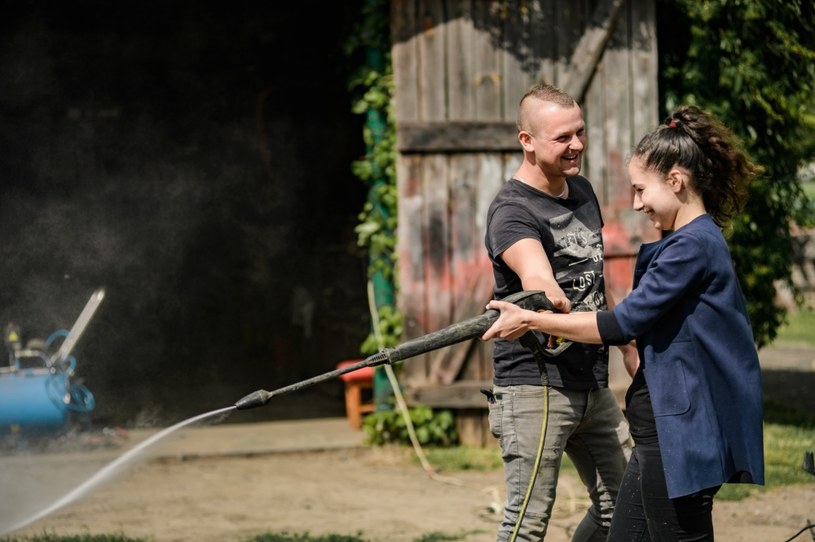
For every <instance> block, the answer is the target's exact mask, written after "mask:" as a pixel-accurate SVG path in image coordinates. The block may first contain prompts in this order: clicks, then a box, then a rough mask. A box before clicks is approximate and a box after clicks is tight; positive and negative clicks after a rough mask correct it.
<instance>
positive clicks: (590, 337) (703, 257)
mask: <svg viewBox="0 0 815 542" xmlns="http://www.w3.org/2000/svg"><path fill="white" fill-rule="evenodd" d="M628 171H629V175H630V178H631V186H632V187H633V190H634V203H633V206H634V209H635V210H638V211H642V212H644V213H646V214H647V215H648V217H649V219H650V220H651V221H652V222H653V224H654V226H655V227H656V228H657V229H660V230H663V231H665V232H667V235H665V236H664V237H663V238H662V239H661V240H659V241H656V242H654V243H649V244H646V245H643V246H642V247H641V249H640V252H639V255H638V258H637V264H636V267H635V272H634V285H633V290H632V291H631V293H630V294H629V295H628V297H626V299H624V300H623V301H622V302H620V303H619V304H618V305H617V306H616V307H615V308H614V309H612V310H610V311H599V312H582V313H569V314H555V313H552V312H547V313H536V312H531V311H525V310H522V309H519V308H518V307H517V306H516V305H512V304H508V303H503V302H500V301H491V302H490V303H489V304H488V305H487V307H488V308H491V309H498V310H500V311H501V316H500V318H499V319H498V320H497V321H496V322H495V324H494V325H493V326H492V327H491V328H490V329H489V330H488V331H487V332H486V333H485V334H484V335H483V336H482V339H484V340H488V339H493V338H503V339H517V338H519V337H520V336H521V335H523V334H525V333H526V332H528V331H530V330H535V331H542V332H544V333H548V334H550V335H551V336H553V337H562V338H565V339H569V340H573V341H579V342H594V343H604V344H626V343H628V342H630V341H632V340H635V341H636V344H637V349H638V351H639V358H640V364H639V367H638V368H637V370H636V373H635V375H634V378H633V381H632V383H631V386H630V387H629V389H628V392H627V394H626V413H627V415H628V421H629V425H630V430H631V435H632V437H633V438H634V441H635V445H636V447H635V449H634V453H633V454H632V456H631V460H630V461H629V464H628V467H627V469H626V473H625V475H624V478H623V482H622V486H621V488H620V492H619V495H618V498H617V503H616V508H615V512H614V517H613V519H612V524H611V531H610V533H609V538H608V539H609V540H610V541H622V540H631V541H647V540H660V541H662V540H694V541H696V540H713V521H712V507H713V497H714V495H715V494H716V492H717V491H718V490H719V488H720V487H721V485H722V484H723V483H726V482H731V483H756V484H763V483H764V457H763V435H762V400H761V374H760V367H759V362H758V355H757V352H756V348H755V344H754V340H753V335H752V330H751V327H750V322H749V319H748V316H747V309H746V305H745V301H744V296H743V294H742V292H741V288H740V286H739V283H738V279H737V277H736V273H735V270H734V269H733V264H732V260H731V257H730V252H729V250H728V247H727V243H726V241H725V238H724V236H723V234H722V232H721V228H723V227H724V226H725V225H726V224H727V222H728V221H729V219H730V218H731V217H732V216H733V215H734V214H735V213H736V212H737V211H738V210H739V209H740V207H741V204H742V202H743V198H744V195H745V193H746V190H745V189H746V186H747V184H748V183H749V182H750V180H751V179H752V178H753V177H754V176H755V175H756V173H757V171H758V168H757V167H756V166H755V165H753V164H752V163H751V162H750V160H749V159H748V158H747V157H746V156H745V154H744V153H743V152H742V151H741V150H740V149H739V148H738V147H737V146H736V144H735V143H734V138H733V135H732V133H731V132H730V131H729V130H728V129H727V128H726V127H724V126H723V125H721V124H720V123H718V122H717V121H716V120H715V119H713V118H712V117H711V116H710V115H708V114H707V113H706V112H704V111H702V110H701V109H699V108H696V107H693V106H685V107H681V108H679V109H677V110H676V111H674V113H673V114H672V115H671V117H670V118H669V119H668V121H667V122H666V123H665V124H664V125H662V126H660V127H659V128H657V129H656V130H654V131H653V132H651V133H650V134H648V135H646V136H645V137H644V138H643V139H642V141H640V143H639V144H638V145H637V146H636V148H635V149H634V152H633V156H632V158H631V160H630V161H629V164H628Z"/></svg>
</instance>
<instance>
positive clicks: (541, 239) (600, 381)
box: [485, 84, 638, 542]
mask: <svg viewBox="0 0 815 542" xmlns="http://www.w3.org/2000/svg"><path fill="white" fill-rule="evenodd" d="M518 140H519V141H520V144H521V147H522V149H523V153H524V159H523V163H522V164H521V166H520V167H519V168H518V170H517V171H516V172H515V174H514V175H513V178H512V179H510V180H509V181H508V182H507V183H505V184H504V185H503V186H502V188H501V189H500V191H499V192H498V194H497V195H496V197H495V199H494V200H493V201H492V204H491V205H490V208H489V211H488V214H487V233H486V239H485V242H486V248H487V252H488V254H489V257H490V260H491V261H492V264H493V274H494V278H495V286H494V292H493V293H494V297H495V298H496V299H501V298H503V297H506V296H507V295H509V294H512V293H515V292H518V291H522V290H543V291H544V292H545V293H546V295H547V297H549V298H550V299H551V300H552V301H553V303H554V304H555V306H556V307H557V308H558V310H560V311H562V312H570V311H590V310H602V309H606V308H608V307H609V305H613V303H611V300H610V299H608V300H607V298H606V292H605V282H604V278H603V240H602V234H601V228H602V226H603V221H602V217H601V215H600V205H599V203H598V201H597V197H596V195H595V193H594V190H593V189H592V186H591V184H590V183H589V181H588V180H587V179H585V178H584V177H581V176H580V175H579V173H580V165H581V159H582V157H583V153H584V152H585V148H586V125H585V122H584V121H583V114H582V111H581V109H580V107H579V106H578V104H577V103H576V102H575V101H574V99H573V98H572V97H570V96H569V95H568V94H566V93H564V92H563V91H561V90H560V89H558V88H556V87H553V86H551V85H545V84H538V85H535V86H533V87H532V88H531V89H530V90H529V91H528V92H527V93H526V94H525V95H524V97H523V98H522V99H521V102H520V107H519V111H518ZM538 338H539V340H540V341H541V344H542V345H543V346H547V345H548V346H554V342H553V338H550V337H543V336H540V337H538ZM564 346H568V348H565V350H564V349H563V347H564ZM559 350H561V352H560V353H559V354H557V355H555V356H553V357H548V356H542V355H539V356H538V358H537V359H536V357H535V355H533V353H532V351H531V350H530V349H528V348H526V347H524V346H523V345H522V344H521V343H520V342H518V341H503V340H496V341H495V343H494V360H493V361H494V368H495V377H494V381H493V384H494V388H493V390H492V394H493V395H492V397H490V405H489V408H490V430H491V432H492V434H493V435H494V436H495V437H496V438H498V439H499V440H500V445H501V451H502V455H503V458H504V471H505V478H506V490H507V500H506V505H505V512H504V518H503V520H502V522H501V525H500V526H499V529H498V538H497V539H498V541H499V542H506V541H515V540H543V539H544V537H545V535H546V529H547V526H548V523H549V520H550V518H551V514H552V507H553V505H554V501H555V491H556V488H557V481H558V474H559V471H560V463H561V459H562V457H563V453H564V452H565V453H566V454H567V455H568V456H569V458H570V459H571V460H572V462H573V463H574V465H575V467H576V468H577V471H578V473H579V475H580V479H581V480H582V482H583V483H584V484H585V486H586V489H587V490H588V493H589V497H590V498H591V502H592V505H591V507H590V508H589V510H588V512H587V513H586V516H585V517H584V518H583V520H582V521H581V522H580V524H579V525H578V527H577V529H576V531H575V533H574V537H573V540H574V541H580V542H584V541H601V540H605V538H606V534H607V533H608V527H609V525H610V523H611V514H612V511H613V509H614V501H615V499H616V496H617V490H618V488H619V484H620V481H621V479H622V476H623V472H624V470H625V466H626V462H627V458H628V456H629V455H630V449H629V448H628V443H629V441H630V436H629V434H628V426H627V424H626V422H625V418H624V416H623V413H622V411H621V410H620V407H619V405H618V404H617V401H616V399H615V397H614V395H613V393H612V392H611V390H609V388H608V351H607V350H606V349H605V347H603V346H600V345H588V344H577V343H575V344H568V343H566V345H561V348H560V349H559ZM621 350H622V351H623V355H624V361H625V365H626V369H627V370H628V371H629V372H632V374H633V370H634V369H635V367H636V364H637V361H638V360H637V357H636V351H635V349H634V348H632V347H630V346H629V345H626V346H624V347H621ZM554 352H557V350H555V351H554ZM554 352H553V351H552V350H550V351H549V354H550V356H551V355H552V354H553V353H554ZM539 354H540V352H539ZM539 362H540V363H541V364H542V366H543V367H545V372H546V375H547V376H548V380H549V383H550V384H551V387H546V386H544V385H543V382H542V370H541V368H540V366H539ZM541 435H545V441H544V442H541Z"/></svg>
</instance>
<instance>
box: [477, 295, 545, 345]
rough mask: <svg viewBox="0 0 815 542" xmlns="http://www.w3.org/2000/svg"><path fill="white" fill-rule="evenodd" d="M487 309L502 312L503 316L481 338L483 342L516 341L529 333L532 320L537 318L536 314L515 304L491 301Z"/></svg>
mask: <svg viewBox="0 0 815 542" xmlns="http://www.w3.org/2000/svg"><path fill="white" fill-rule="evenodd" d="M487 309H495V310H498V311H501V315H500V316H499V317H498V319H497V320H496V321H495V322H494V323H493V324H492V326H490V328H489V329H488V330H487V331H486V332H485V333H484V334H483V335H482V336H481V340H484V341H488V340H490V339H496V338H497V339H508V340H515V339H517V338H519V337H521V336H522V335H524V334H525V333H526V332H527V331H529V329H530V328H529V324H530V319H531V318H532V317H534V316H535V314H536V313H535V312H533V311H530V310H526V309H522V308H520V307H519V306H518V305H515V304H514V303H507V302H506V301H495V300H493V301H490V302H489V303H487Z"/></svg>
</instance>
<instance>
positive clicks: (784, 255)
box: [658, 0, 815, 346]
mask: <svg viewBox="0 0 815 542" xmlns="http://www.w3.org/2000/svg"><path fill="white" fill-rule="evenodd" d="M658 8H659V28H658V35H659V47H660V64H661V69H660V94H661V96H662V97H663V105H664V111H663V113H664V114H666V115H667V112H668V111H670V110H671V109H673V107H674V106H676V105H678V104H680V103H691V104H697V105H699V106H701V107H703V108H705V109H707V110H708V111H710V112H711V113H713V114H714V115H716V116H717V117H718V118H720V119H721V120H722V121H723V122H724V123H725V124H727V125H728V126H729V127H730V128H731V129H732V130H733V131H734V132H735V133H736V135H738V136H739V137H740V139H741V141H742V144H743V147H744V149H745V150H746V151H747V152H748V154H749V155H750V156H751V157H752V159H753V160H754V161H755V162H757V163H758V164H760V165H761V166H762V167H763V169H764V172H763V174H762V175H761V177H760V178H759V179H757V180H756V182H755V183H753V185H752V186H751V188H750V197H749V200H748V202H747V204H746V207H745V210H744V212H743V213H742V214H741V215H740V216H739V217H738V218H737V219H736V220H734V223H733V224H732V226H731V228H730V230H729V231H728V232H727V233H728V236H729V241H730V246H731V250H732V254H733V259H734V261H735V264H736V269H737V271H738V273H739V277H740V280H741V284H742V287H743V289H744V292H745V296H746V297H747V303H748V311H749V314H750V318H751V321H752V324H753V331H754V334H755V338H756V342H757V344H758V345H759V346H763V345H766V344H768V343H770V342H772V341H773V340H774V339H775V337H776V334H777V330H778V328H779V326H780V325H781V324H782V323H783V322H784V319H785V316H786V309H785V308H784V307H782V306H780V305H778V304H776V303H775V296H776V291H777V285H778V284H779V281H780V282H783V283H786V284H787V285H788V286H789V287H790V288H792V289H793V291H795V287H794V285H793V283H792V264H793V262H792V254H793V250H792V240H793V239H792V233H793V231H794V230H795V228H797V227H810V226H812V224H813V212H812V204H811V202H809V201H808V199H807V197H806V196H805V194H804V192H803V190H802V188H801V183H800V180H799V179H798V177H797V172H798V171H799V170H800V168H801V167H802V166H803V165H805V164H807V163H811V162H812V161H813V157H814V156H815V4H813V3H812V2H811V1H810V0H785V1H783V2H782V1H779V0H661V1H660V2H659V3H658ZM798 299H799V301H800V296H799V297H798Z"/></svg>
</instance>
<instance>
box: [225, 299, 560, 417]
mask: <svg viewBox="0 0 815 542" xmlns="http://www.w3.org/2000/svg"><path fill="white" fill-rule="evenodd" d="M502 301H506V302H508V303H514V304H516V305H518V306H519V307H521V308H522V309H528V310H533V311H545V310H554V305H552V302H551V301H550V300H549V298H547V297H546V295H545V294H544V292H542V291H537V290H530V291H523V292H518V293H515V294H512V295H510V296H507V297H505V298H503V299H502ZM499 316H500V312H499V311H497V310H495V309H490V310H488V311H486V312H485V313H484V314H482V315H481V316H474V317H472V318H470V319H468V320H464V321H463V322H458V323H455V324H451V325H449V326H447V327H446V328H443V329H440V330H438V331H434V332H431V333H428V334H427V335H422V336H421V337H417V338H415V339H411V340H409V341H407V342H404V343H402V344H400V345H398V346H395V347H393V348H385V349H383V350H382V351H380V352H377V353H376V354H373V355H372V356H369V357H368V358H366V359H364V360H362V361H360V362H358V363H354V364H352V365H348V366H346V367H342V368H341V369H335V370H333V371H329V372H327V373H324V374H322V375H319V376H315V377H312V378H309V379H307V380H303V381H301V382H297V383H294V384H290V385H288V386H285V387H282V388H279V389H276V390H273V391H266V390H257V391H254V392H252V393H250V394H249V395H247V396H245V397H243V398H242V399H240V400H239V401H238V402H237V403H235V408H237V409H238V410H248V409H250V408H256V407H260V406H263V405H265V404H267V403H268V402H269V401H270V400H271V399H272V398H273V397H278V396H280V395H285V394H287V393H291V392H294V391H297V390H300V389H302V388H305V387H308V386H312V385H314V384H318V383H320V382H323V381H325V380H330V379H332V378H336V377H338V376H340V375H343V374H345V373H350V372H351V371H356V370H358V369H362V368H364V367H377V366H379V365H386V364H387V365H393V364H394V363H397V362H399V361H403V360H406V359H408V358H412V357H414V356H418V355H421V354H426V353H428V352H431V351H433V350H438V349H439V348H444V347H445V346H451V345H453V344H456V343H460V342H463V341H466V340H468V339H474V338H476V337H480V336H481V335H483V334H484V333H485V332H486V331H487V330H488V329H489V328H490V326H492V324H493V323H495V321H496V320H497V319H498V317H499Z"/></svg>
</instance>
